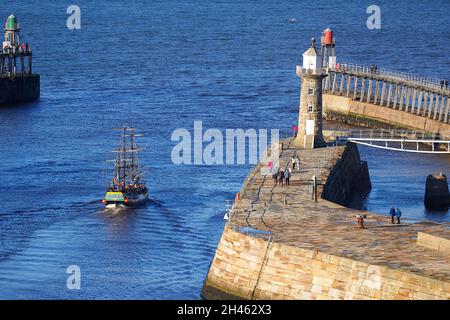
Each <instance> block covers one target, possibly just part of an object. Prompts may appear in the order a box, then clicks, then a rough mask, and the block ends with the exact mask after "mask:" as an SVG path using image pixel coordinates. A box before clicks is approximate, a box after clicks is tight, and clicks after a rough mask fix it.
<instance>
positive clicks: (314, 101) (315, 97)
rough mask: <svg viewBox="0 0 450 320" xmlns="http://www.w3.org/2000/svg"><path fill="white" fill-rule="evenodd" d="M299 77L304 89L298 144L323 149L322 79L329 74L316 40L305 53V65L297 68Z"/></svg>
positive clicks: (299, 119)
mask: <svg viewBox="0 0 450 320" xmlns="http://www.w3.org/2000/svg"><path fill="white" fill-rule="evenodd" d="M297 75H298V76H299V77H300V78H301V79H302V89H301V93H300V110H299V117H298V134H297V137H296V144H297V145H298V146H300V147H302V148H306V149H311V148H319V147H323V146H325V141H324V139H323V135H322V79H323V78H325V77H326V76H327V74H326V73H325V72H324V71H323V69H322V55H321V54H320V53H319V52H318V51H317V48H316V41H315V39H314V38H312V41H311V47H310V48H309V49H308V50H306V51H305V53H303V64H302V67H300V66H298V67H297Z"/></svg>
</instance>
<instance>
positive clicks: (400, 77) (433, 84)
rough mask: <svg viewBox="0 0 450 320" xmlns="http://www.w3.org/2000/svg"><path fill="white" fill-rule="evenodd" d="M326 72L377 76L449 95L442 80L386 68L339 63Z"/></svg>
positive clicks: (448, 89) (449, 89)
mask: <svg viewBox="0 0 450 320" xmlns="http://www.w3.org/2000/svg"><path fill="white" fill-rule="evenodd" d="M327 71H328V72H338V73H344V74H345V73H360V74H363V75H365V76H367V77H368V78H370V77H371V76H379V77H383V78H386V79H389V80H391V81H392V82H408V83H409V84H411V85H416V86H424V87H428V88H430V89H434V90H446V91H448V93H449V94H450V88H448V87H445V86H443V83H442V81H443V79H437V78H432V77H425V76H420V75H417V74H412V73H408V72H402V71H397V70H391V69H387V68H376V69H375V68H373V67H370V66H364V65H358V64H354V63H339V64H338V65H337V66H336V67H335V68H328V69H327Z"/></svg>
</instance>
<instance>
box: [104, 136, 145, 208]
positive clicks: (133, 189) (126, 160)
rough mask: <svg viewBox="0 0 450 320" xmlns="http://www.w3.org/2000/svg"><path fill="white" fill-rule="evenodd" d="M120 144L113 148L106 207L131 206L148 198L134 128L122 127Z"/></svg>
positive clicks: (105, 199)
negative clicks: (114, 155)
mask: <svg viewBox="0 0 450 320" xmlns="http://www.w3.org/2000/svg"><path fill="white" fill-rule="evenodd" d="M117 130H120V131H121V136H120V145H119V146H118V147H117V148H116V150H114V152H115V153H116V157H115V160H114V175H113V178H112V180H111V184H110V185H109V187H108V190H107V192H106V195H105V198H104V199H103V203H104V204H105V206H106V207H107V208H120V207H132V206H138V205H141V204H143V203H144V202H145V201H147V199H148V189H147V187H146V185H145V182H144V178H143V175H144V173H145V172H142V171H141V170H140V168H139V162H138V157H137V153H138V151H140V149H139V148H138V147H137V146H136V143H135V138H136V137H138V136H142V135H141V134H139V135H137V134H135V129H134V128H127V127H123V128H120V129H117Z"/></svg>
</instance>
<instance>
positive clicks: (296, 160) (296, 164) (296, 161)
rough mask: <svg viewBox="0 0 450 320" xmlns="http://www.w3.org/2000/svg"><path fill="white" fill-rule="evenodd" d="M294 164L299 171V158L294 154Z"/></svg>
mask: <svg viewBox="0 0 450 320" xmlns="http://www.w3.org/2000/svg"><path fill="white" fill-rule="evenodd" d="M295 166H296V167H297V172H298V171H300V158H299V156H295Z"/></svg>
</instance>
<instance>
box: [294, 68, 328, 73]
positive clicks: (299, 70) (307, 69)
mask: <svg viewBox="0 0 450 320" xmlns="http://www.w3.org/2000/svg"><path fill="white" fill-rule="evenodd" d="M302 74H311V75H326V72H325V70H324V69H309V68H303V67H302V66H297V75H302Z"/></svg>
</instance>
